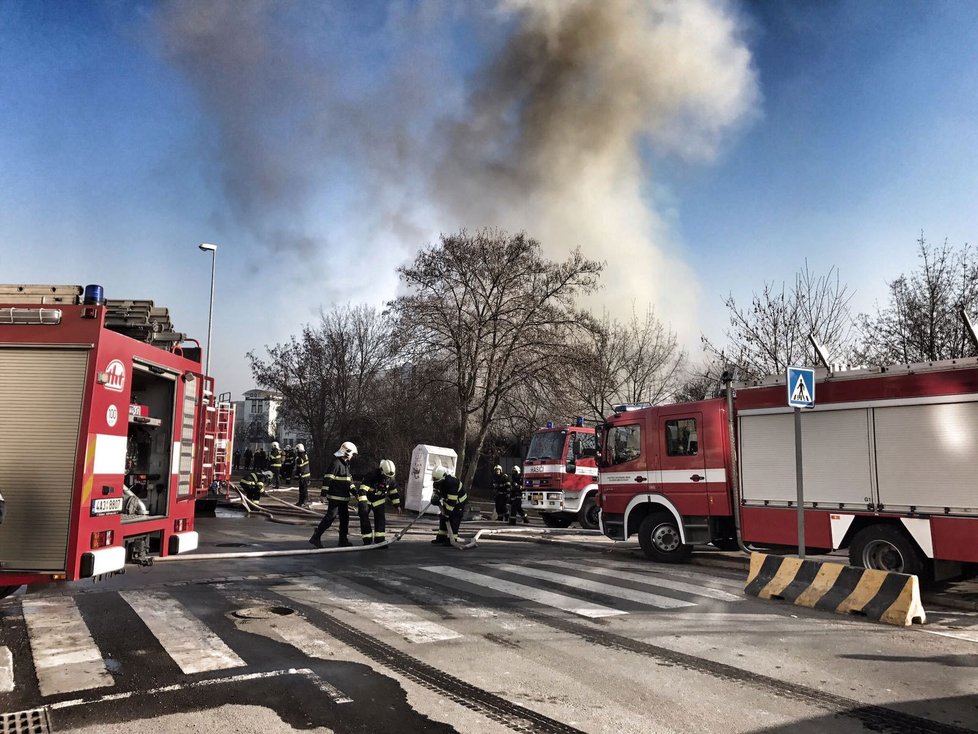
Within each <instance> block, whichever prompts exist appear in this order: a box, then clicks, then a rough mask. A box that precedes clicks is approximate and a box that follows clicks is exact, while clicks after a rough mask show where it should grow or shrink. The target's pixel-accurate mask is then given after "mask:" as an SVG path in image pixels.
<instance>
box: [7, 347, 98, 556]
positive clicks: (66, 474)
mask: <svg viewBox="0 0 978 734" xmlns="http://www.w3.org/2000/svg"><path fill="white" fill-rule="evenodd" d="M89 353H90V348H89V347H78V348H71V347H64V346H57V347H48V348H44V347H37V346H30V347H19V346H2V347H0V487H2V488H3V496H4V499H5V500H6V503H7V508H6V509H7V516H6V519H5V521H4V524H3V531H2V532H0V561H3V563H4V569H5V570H23V571H52V572H58V571H64V570H65V564H66V559H65V556H66V553H67V546H68V531H69V523H70V519H71V500H72V490H73V488H74V486H75V482H76V477H75V460H76V456H77V452H78V431H79V425H80V422H81V414H82V400H83V397H84V392H85V375H86V373H87V368H88V359H89Z"/></svg>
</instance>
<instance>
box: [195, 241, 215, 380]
mask: <svg viewBox="0 0 978 734" xmlns="http://www.w3.org/2000/svg"><path fill="white" fill-rule="evenodd" d="M197 247H198V248H199V249H200V250H202V251H203V252H209V253H210V254H211V307H210V309H209V310H208V311H207V362H206V364H205V365H204V374H205V375H207V376H208V377H210V374H211V333H212V331H211V330H212V329H213V327H214V274H215V272H216V269H217V245H210V244H208V243H206V242H205V243H203V244H201V245H197Z"/></svg>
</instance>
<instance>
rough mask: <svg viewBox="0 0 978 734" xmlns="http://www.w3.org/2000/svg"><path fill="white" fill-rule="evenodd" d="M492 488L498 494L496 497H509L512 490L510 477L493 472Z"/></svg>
mask: <svg viewBox="0 0 978 734" xmlns="http://www.w3.org/2000/svg"><path fill="white" fill-rule="evenodd" d="M492 488H493V491H495V493H496V497H509V495H510V490H511V486H510V479H509V475H508V474H503V473H502V472H500V473H499V474H496V473H495V472H493V473H492Z"/></svg>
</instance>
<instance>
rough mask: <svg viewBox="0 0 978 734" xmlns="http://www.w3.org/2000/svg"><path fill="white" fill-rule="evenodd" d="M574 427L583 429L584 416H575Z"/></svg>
mask: <svg viewBox="0 0 978 734" xmlns="http://www.w3.org/2000/svg"><path fill="white" fill-rule="evenodd" d="M574 425H575V426H577V427H578V428H583V427H584V416H583V415H579V416H577V418H576V419H575V420H574Z"/></svg>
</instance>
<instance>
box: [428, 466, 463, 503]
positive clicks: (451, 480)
mask: <svg viewBox="0 0 978 734" xmlns="http://www.w3.org/2000/svg"><path fill="white" fill-rule="evenodd" d="M431 488H432V489H433V490H434V491H433V492H432V497H433V498H437V500H438V502H436V503H434V504H436V505H437V504H441V506H442V507H444V508H445V512H452V511H453V510H455V508H456V507H458V506H460V505H462V504H464V503H465V502H467V501H468V499H469V496H468V495H467V494H466V493H465V490H464V489H463V488H462V483H461V482H460V481H459V480H458V479H456V478H455V477H453V476H452V475H451V474H446V475H445V476H444V477H442V479H441V481H439V482H432V483H431Z"/></svg>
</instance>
